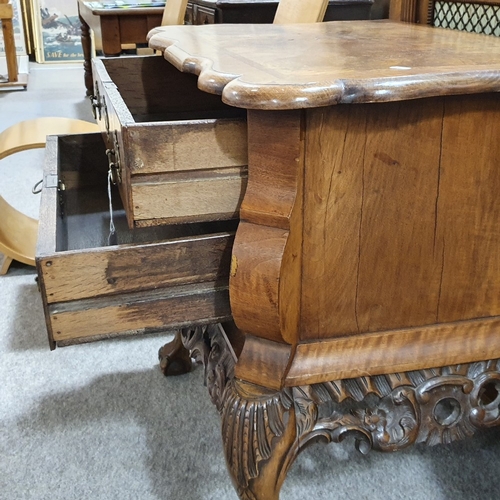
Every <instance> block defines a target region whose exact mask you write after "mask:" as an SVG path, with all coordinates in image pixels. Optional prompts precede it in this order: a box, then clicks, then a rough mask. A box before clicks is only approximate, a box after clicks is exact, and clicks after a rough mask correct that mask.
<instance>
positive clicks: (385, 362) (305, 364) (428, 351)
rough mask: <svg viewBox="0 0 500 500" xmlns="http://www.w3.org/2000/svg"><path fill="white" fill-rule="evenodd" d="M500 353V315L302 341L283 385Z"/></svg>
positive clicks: (431, 364) (467, 359) (442, 363)
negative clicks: (314, 340)
mask: <svg viewBox="0 0 500 500" xmlns="http://www.w3.org/2000/svg"><path fill="white" fill-rule="evenodd" d="M498 357H500V318H499V317H495V318H490V319H485V320H477V321H463V322H456V323H451V324H450V323H444V324H440V325H432V326H426V327H422V328H412V329H405V330H394V331H389V332H377V333H368V334H364V335H354V336H351V337H343V338H337V339H330V340H325V341H322V342H310V343H306V344H300V345H298V346H297V349H296V351H295V357H294V359H293V363H292V364H291V367H290V370H289V371H288V374H287V376H286V382H285V385H289V386H293V385H301V384H316V383H320V382H327V381H331V380H340V379H346V378H355V377H363V376H368V375H380V374H383V373H395V372H401V371H409V370H423V369H425V368H434V367H438V366H447V365H455V364H460V363H469V362H473V361H480V360H485V359H495V358H498Z"/></svg>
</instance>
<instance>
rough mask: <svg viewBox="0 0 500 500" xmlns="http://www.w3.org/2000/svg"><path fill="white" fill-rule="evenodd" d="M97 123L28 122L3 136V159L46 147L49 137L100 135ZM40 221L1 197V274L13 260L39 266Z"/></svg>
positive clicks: (0, 151)
mask: <svg viewBox="0 0 500 500" xmlns="http://www.w3.org/2000/svg"><path fill="white" fill-rule="evenodd" d="M98 131H99V127H98V126H97V125H96V124H95V123H90V122H86V121H83V120H76V119H72V118H57V117H56V118H53V117H49V118H36V119H33V120H26V121H22V122H19V123H16V124H15V125H12V126H11V127H9V128H7V129H5V130H4V131H3V132H2V133H0V160H1V159H2V158H5V157H7V156H9V155H11V154H14V153H18V152H19V151H26V150H28V149H35V148H43V147H45V142H46V138H47V136H48V135H62V134H83V133H89V132H98ZM37 233H38V221H37V220H36V219H33V218H31V217H28V216H27V215H25V214H23V213H22V212H19V210H16V209H15V208H14V207H13V206H12V205H10V204H9V203H7V201H5V199H4V198H2V196H1V195H0V275H2V274H6V273H7V270H8V269H9V266H10V264H11V262H12V261H13V260H17V261H19V262H23V263H24V264H28V265H30V266H34V265H35V249H36V241H37Z"/></svg>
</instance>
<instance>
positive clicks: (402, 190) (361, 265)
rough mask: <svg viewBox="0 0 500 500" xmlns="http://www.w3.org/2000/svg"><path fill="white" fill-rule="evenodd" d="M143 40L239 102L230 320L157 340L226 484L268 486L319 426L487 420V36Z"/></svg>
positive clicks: (498, 401) (239, 30)
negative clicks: (202, 371)
mask: <svg viewBox="0 0 500 500" xmlns="http://www.w3.org/2000/svg"><path fill="white" fill-rule="evenodd" d="M149 43H150V46H151V47H152V48H154V49H156V50H161V51H162V52H163V53H164V57H165V59H166V60H167V61H168V62H170V63H171V64H173V65H174V66H175V67H176V68H177V69H178V70H180V71H184V72H187V73H193V74H195V75H197V77H198V87H199V88H200V89H202V90H204V91H206V92H209V93H213V94H217V95H220V96H221V98H222V101H223V102H225V103H226V104H229V105H230V106H235V107H238V108H243V109H246V110H247V113H248V174H249V177H248V184H247V189H246V192H245V195H244V198H243V202H242V205H241V209H240V223H239V226H238V228H237V230H236V236H235V241H234V245H233V249H232V258H231V269H230V278H229V293H230V306H231V312H232V316H233V318H234V321H235V324H236V326H237V328H238V329H237V330H235V329H231V328H227V327H224V326H223V325H216V324H214V325H210V326H205V327H197V328H187V329H184V330H182V331H180V332H179V334H178V336H177V338H176V342H175V345H174V346H166V347H165V348H164V349H163V350H162V352H161V356H162V363H163V367H164V369H165V371H166V372H168V367H169V364H170V363H172V362H174V361H175V360H176V359H183V360H184V361H185V359H186V357H187V356H186V350H187V351H189V353H190V354H191V355H192V356H194V357H195V358H196V359H198V360H199V361H202V362H204V363H205V366H206V380H207V385H208V388H209V393H210V396H211V398H212V400H213V401H214V403H215V404H216V406H217V409H218V410H219V411H220V413H221V416H222V437H223V444H224V450H225V454H226V460H227V464H228V468H229V471H230V473H231V476H232V478H233V482H234V484H235V487H236V490H237V492H238V494H239V496H240V498H242V499H246V500H248V499H252V500H276V499H277V498H278V496H279V490H280V487H281V484H282V482H283V480H284V479H285V476H286V474H287V471H288V469H289V467H290V465H291V464H292V463H293V461H294V459H295V457H296V456H297V454H298V453H299V452H300V451H301V450H302V449H303V448H304V447H305V446H306V445H307V444H308V443H309V442H311V441H313V440H317V439H323V440H325V441H340V440H342V439H343V438H344V437H346V436H347V435H349V434H352V435H354V437H355V438H356V441H357V446H358V448H359V449H360V450H361V451H363V452H366V451H368V450H369V449H370V448H374V449H378V450H382V451H395V450H399V449H402V448H405V447H406V446H409V445H411V444H413V443H417V442H425V443H428V444H436V443H440V442H443V443H447V442H450V441H453V440H455V439H461V438H464V437H466V436H470V435H472V434H473V433H474V432H475V430H476V429H477V428H481V427H489V426H493V425H498V424H499V423H500V361H498V359H497V358H499V357H500V203H499V201H498V191H499V189H500V170H499V169H498V157H499V156H500V142H499V141H498V124H499V123H500V94H498V92H500V62H499V59H498V54H499V52H500V40H499V39H497V38H495V37H486V36H475V35H471V34H468V33H462V32H456V31H451V30H438V29H433V28H430V27H427V26H417V25H409V24H403V23H396V22H391V21H369V22H365V21H353V22H348V23H346V22H339V23H319V24H310V25H289V26H278V25H248V26H245V27H235V26H231V25H218V26H205V27H190V26H177V27H174V26H172V27H168V28H157V29H155V30H154V31H153V32H152V33H151V37H150V39H149ZM193 203H196V200H193ZM238 332H240V334H243V335H244V345H243V347H241V341H239V342H238V343H237V344H236V343H233V342H232V339H233V338H236V339H238V338H239V335H240V334H239V333H238ZM180 346H183V347H180ZM235 346H237V347H235Z"/></svg>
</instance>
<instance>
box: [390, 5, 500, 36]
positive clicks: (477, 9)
mask: <svg viewBox="0 0 500 500" xmlns="http://www.w3.org/2000/svg"><path fill="white" fill-rule="evenodd" d="M390 18H391V19H395V20H399V21H404V22H408V23H418V24H428V25H430V26H434V27H441V28H449V29H457V30H461V31H469V32H471V33H482V34H486V35H490V34H491V35H495V36H500V0H475V1H474V0H473V1H469V2H465V1H463V0H445V1H443V0H391V8H390Z"/></svg>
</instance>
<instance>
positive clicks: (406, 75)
mask: <svg viewBox="0 0 500 500" xmlns="http://www.w3.org/2000/svg"><path fill="white" fill-rule="evenodd" d="M149 45H150V46H151V47H152V48H154V49H157V50H160V51H162V52H163V53H164V56H165V59H167V60H168V61H169V62H171V63H172V64H173V65H174V66H176V67H177V69H179V70H181V71H184V72H188V73H194V74H197V75H199V78H198V87H199V88H200V89H201V90H204V91H206V92H210V93H215V94H221V95H222V100H223V101H224V102H225V103H227V104H230V105H232V106H237V107H241V108H247V109H297V108H310V107H318V106H328V105H332V104H337V103H363V102H386V101H397V100H406V99H415V98H420V97H430V96H437V95H451V94H472V93H482V92H499V91H500V39H499V38H497V37H493V36H486V35H476V34H470V33H465V32H459V31H452V30H446V29H440V28H431V27H428V26H421V25H413V24H404V23H399V22H395V21H387V20H384V21H341V22H339V21H336V22H329V23H315V24H292V25H272V24H269V25H268V24H261V25H257V24H247V25H230V24H227V25H224V24H221V25H204V26H169V27H161V28H155V29H154V30H152V31H151V32H150V33H149Z"/></svg>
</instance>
